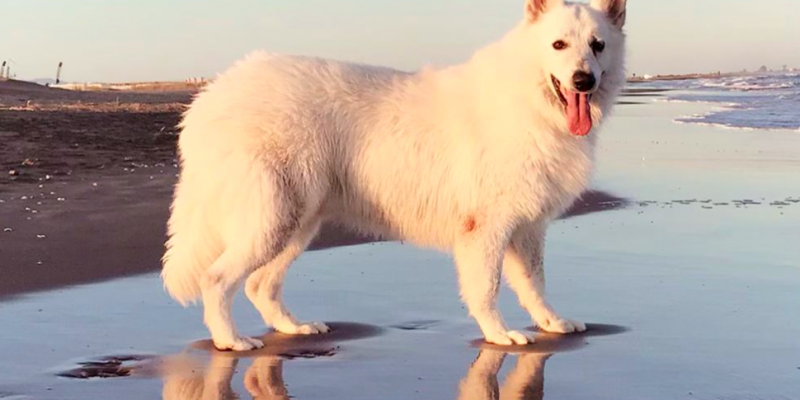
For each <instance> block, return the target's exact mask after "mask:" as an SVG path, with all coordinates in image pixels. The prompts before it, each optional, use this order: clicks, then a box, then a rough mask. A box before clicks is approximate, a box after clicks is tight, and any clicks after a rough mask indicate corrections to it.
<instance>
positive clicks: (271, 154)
mask: <svg viewBox="0 0 800 400" xmlns="http://www.w3.org/2000/svg"><path fill="white" fill-rule="evenodd" d="M524 11H525V13H524V15H525V18H524V19H523V21H522V22H521V23H520V24H519V25H518V26H517V27H516V28H514V29H513V30H512V31H511V32H509V33H508V34H507V35H506V36H505V37H504V38H503V39H502V40H500V41H499V42H497V43H494V44H491V45H489V46H487V47H485V48H483V49H481V50H479V51H478V52H477V53H476V54H475V55H474V56H473V57H472V58H471V59H470V60H469V62H467V63H465V64H463V65H457V66H453V67H448V68H442V69H433V68H428V69H423V70H421V71H420V72H418V73H415V74H410V73H404V72H399V71H395V70H392V69H388V68H378V67H370V66H364V65H356V64H348V63H342V62H335V61H328V60H321V59H316V58H307V57H294V56H279V55H272V54H264V53H255V54H251V55H250V56H249V57H247V58H246V59H245V60H244V61H241V62H239V63H237V64H236V65H235V66H234V67H232V68H231V69H230V70H228V71H227V72H225V73H224V74H222V75H221V76H220V77H219V78H218V79H217V80H216V81H215V82H213V83H212V84H210V85H209V86H208V87H207V89H206V90H204V91H203V92H202V93H201V94H199V95H198V96H197V98H196V100H195V101H194V103H193V104H192V105H191V107H190V109H189V110H188V111H187V112H186V114H185V118H184V120H183V123H182V127H183V131H182V133H181V136H180V141H179V149H180V156H181V175H180V181H179V183H178V185H177V187H176V190H175V198H174V203H173V205H172V216H171V218H170V220H169V240H168V242H167V251H166V254H165V256H164V269H163V274H162V275H163V279H164V283H165V286H166V288H167V290H168V291H169V293H170V294H171V295H172V296H173V297H174V298H175V299H177V300H178V301H179V302H181V303H183V304H186V303H188V302H192V301H195V300H197V299H198V298H202V302H203V305H204V308H205V310H204V319H205V323H206V325H207V326H208V329H209V330H210V331H211V336H212V338H213V340H214V343H215V345H216V346H217V348H220V349H231V350H248V349H252V348H256V347H260V346H262V345H263V344H262V343H261V342H260V341H259V340H256V339H253V338H247V337H242V336H240V335H239V333H238V332H237V331H236V329H235V327H234V324H233V321H232V320H231V316H230V307H231V301H232V299H233V296H234V294H235V292H236V291H237V290H238V288H239V287H240V285H241V283H242V282H244V281H245V280H246V283H245V290H246V294H247V297H248V298H249V299H250V300H251V301H252V302H253V304H254V305H255V306H256V308H258V310H259V311H260V312H261V315H262V316H263V318H264V321H265V322H266V323H267V324H269V325H271V326H272V327H274V328H275V329H276V330H278V331H280V332H285V333H290V334H316V333H324V332H327V331H328V327H327V326H326V325H325V324H323V323H318V322H312V323H302V322H298V321H297V320H296V319H295V318H294V317H293V316H292V314H290V313H289V311H288V310H286V308H285V307H284V305H283V303H282V301H281V286H282V281H283V279H284V276H285V274H286V270H287V268H288V267H289V264H291V263H292V261H293V260H294V259H295V258H296V257H297V256H298V255H299V254H300V253H301V252H302V251H303V250H304V248H305V247H306V245H307V244H308V243H309V241H310V240H312V239H313V238H314V236H315V234H316V233H317V231H318V228H319V227H320V224H321V223H322V222H324V221H338V222H340V223H343V224H346V225H348V226H350V227H353V228H356V229H358V230H360V231H362V232H365V233H370V234H374V235H382V236H385V237H390V238H399V239H404V240H407V241H410V242H413V243H416V244H418V245H421V246H428V247H433V248H437V249H442V250H446V251H452V253H453V255H454V259H455V264H456V266H457V269H458V276H459V283H460V288H461V295H462V298H463V300H464V302H465V303H466V305H467V307H468V309H469V312H470V314H471V315H472V316H473V317H474V318H475V320H476V321H477V323H478V325H479V326H480V328H481V330H482V331H483V334H484V336H485V338H486V340H487V341H489V342H492V343H497V344H501V345H511V344H525V343H528V342H530V341H532V340H533V339H532V337H530V336H529V335H526V334H523V333H520V332H517V331H513V330H509V329H508V328H507V327H506V325H505V324H504V322H503V320H502V318H501V316H500V313H499V312H498V310H497V308H496V297H497V292H498V287H499V284H500V276H501V271H502V273H503V275H505V277H506V279H507V281H508V284H509V285H510V287H511V288H512V289H513V290H514V291H515V292H516V293H517V294H518V296H519V299H520V302H521V304H522V306H523V307H524V308H525V309H526V310H527V311H528V312H529V313H530V314H531V316H532V318H533V320H534V321H535V322H536V324H537V325H538V326H539V327H540V328H541V329H544V330H546V331H551V332H562V333H568V332H573V331H581V330H584V329H585V326H584V325H583V324H582V323H579V322H577V321H572V320H568V319H565V318H562V317H561V316H560V315H559V314H557V313H556V312H555V311H554V310H553V308H552V307H551V306H550V305H548V303H547V302H546V301H545V297H544V275H543V265H542V263H543V261H542V260H543V256H542V255H543V245H544V236H545V229H546V227H547V224H548V222H549V221H550V220H552V219H553V218H555V217H557V216H558V215H559V214H560V213H562V212H563V211H564V210H565V209H566V208H567V207H568V206H569V205H570V204H571V203H572V202H573V201H574V200H575V199H576V198H577V197H578V196H580V194H581V193H582V192H583V191H584V190H585V188H586V187H587V184H588V183H589V179H590V173H591V169H592V164H593V153H594V147H595V141H596V133H595V131H596V129H597V126H598V125H599V123H600V122H601V121H602V119H603V117H604V116H605V115H606V114H607V113H608V112H609V110H610V108H611V106H612V104H613V103H614V101H615V98H616V95H617V93H618V91H619V89H620V88H621V86H622V85H623V83H624V79H625V73H624V65H623V63H624V53H625V48H624V45H625V44H624V42H625V35H624V33H623V30H622V28H623V24H624V20H625V0H593V1H592V3H591V4H590V5H585V4H571V3H564V2H563V0H528V1H527V2H526V4H525V7H524ZM559 41H560V42H561V43H560V44H557V43H556V42H559ZM598 43H602V44H604V45H605V48H598V47H597V45H598ZM562 45H563V46H562ZM598 50H599V51H598ZM579 71H582V72H584V73H588V74H591V75H593V76H594V77H595V80H596V82H595V83H594V84H593V86H591V87H590V88H588V89H586V90H583V91H581V90H578V89H576V88H575V87H574V86H576V85H577V84H576V83H574V82H575V80H574V79H575V78H574V76H575V73H576V72H579ZM578 92H581V93H578ZM565 96H566V97H569V101H570V102H572V101H574V102H578V99H588V101H589V106H586V107H587V108H586V110H589V107H590V110H591V114H590V117H591V120H590V122H588V124H589V127H591V126H592V125H591V123H592V122H593V123H594V125H593V126H594V128H593V130H592V131H591V132H589V134H588V135H585V133H578V134H573V133H575V130H573V129H572V128H571V127H570V125H569V122H568V119H569V118H568V116H569V112H568V111H567V110H568V108H569V107H567V104H568V102H567V100H566V99H565ZM573 96H574V97H573ZM580 96H583V97H580ZM570 104H573V103H570ZM574 104H578V103H574ZM580 104H585V103H580ZM575 107H576V108H573V110H577V107H578V106H575ZM581 107H582V106H581ZM575 112H576V113H577V111H575ZM572 115H575V116H576V117H575V118H578V117H577V115H578V114H572ZM581 115H584V114H581ZM581 118H584V117H581ZM588 118H589V117H585V119H582V120H581V121H589V120H588ZM584 126H585V125H584ZM581 134H584V135H585V136H578V135H581Z"/></svg>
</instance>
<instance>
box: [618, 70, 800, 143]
mask: <svg viewBox="0 0 800 400" xmlns="http://www.w3.org/2000/svg"><path fill="white" fill-rule="evenodd" d="M633 87H652V88H658V89H674V91H670V92H667V93H666V97H665V101H678V102H692V103H707V104H713V105H715V107H713V109H712V110H711V111H709V112H706V113H702V114H694V115H686V116H682V117H679V118H677V119H676V120H675V122H679V123H692V124H705V125H715V126H720V127H725V128H737V129H770V130H791V131H798V132H800V73H797V72H791V73H770V74H763V75H746V76H735V77H721V78H714V79H690V80H684V81H653V82H646V83H637V84H634V85H633Z"/></svg>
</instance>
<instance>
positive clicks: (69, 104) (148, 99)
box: [0, 81, 625, 298]
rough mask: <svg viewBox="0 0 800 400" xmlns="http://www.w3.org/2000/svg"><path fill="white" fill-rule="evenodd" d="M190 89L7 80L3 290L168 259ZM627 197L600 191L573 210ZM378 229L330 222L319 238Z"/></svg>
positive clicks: (334, 242) (0, 213)
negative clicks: (81, 87) (65, 86)
mask: <svg viewBox="0 0 800 400" xmlns="http://www.w3.org/2000/svg"><path fill="white" fill-rule="evenodd" d="M118 99H122V100H119V101H118ZM190 99H191V93H190V92H151V93H126V92H70V91H65V90H58V89H48V88H44V87H42V86H38V85H33V84H28V83H24V82H13V81H11V82H3V81H0V140H2V143H3V146H1V147H0V162H2V165H0V167H2V170H0V173H2V175H0V201H2V203H0V265H2V266H4V267H3V268H4V270H5V271H7V272H9V273H8V274H7V275H6V276H5V278H4V279H2V280H0V298H3V297H8V296H11V295H15V294H19V293H24V292H28V291H32V290H44V289H52V288H55V287H60V286H66V285H73V284H80V283H87V282H93V281H98V280H104V279H109V278H114V277H119V276H126V275H133V274H138V273H143V272H150V271H155V270H157V269H158V268H159V267H160V262H159V259H160V257H161V255H162V253H163V243H164V240H165V239H164V231H165V225H166V221H167V218H168V210H169V203H170V197H171V193H172V187H173V185H174V183H175V180H176V174H177V172H178V169H177V167H176V162H177V161H176V154H175V141H176V139H177V128H176V125H177V124H178V122H179V120H180V112H181V110H183V108H184V107H185V104H186V103H187V102H188V101H190ZM624 204H625V201H624V200H623V199H621V198H618V197H615V196H612V195H610V194H607V193H604V192H599V191H590V192H588V193H586V195H585V196H584V197H583V198H582V199H581V200H579V201H578V202H577V203H576V204H575V206H574V207H573V208H572V209H570V210H569V212H568V213H567V214H566V216H575V215H582V214H586V213H590V212H594V211H601V210H608V209H613V208H616V207H621V206H623V205H624ZM373 240H374V239H373V238H369V237H362V236H359V235H356V234H353V233H351V232H348V231H346V230H343V229H341V228H339V227H337V226H325V227H324V228H323V229H322V231H321V232H320V234H319V236H318V237H317V239H316V240H315V241H314V243H313V244H312V245H311V249H321V248H329V247H334V246H345V245H354V244H360V243H367V242H370V241H373Z"/></svg>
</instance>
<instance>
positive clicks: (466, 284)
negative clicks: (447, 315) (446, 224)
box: [453, 218, 533, 345]
mask: <svg viewBox="0 0 800 400" xmlns="http://www.w3.org/2000/svg"><path fill="white" fill-rule="evenodd" d="M498 230H502V228H499V227H493V226H488V225H481V224H480V223H478V222H476V221H475V219H474V218H467V220H466V222H465V223H464V232H461V234H459V236H458V237H457V238H456V243H455V246H454V249H453V256H454V258H455V262H456V268H457V270H458V281H459V286H460V288H461V297H462V299H463V300H464V303H466V305H467V308H468V309H469V313H470V315H472V317H473V318H475V321H477V322H478V326H480V328H481V331H483V335H484V338H485V339H486V341H487V342H490V343H495V344H499V345H513V344H527V343H531V342H533V338H532V337H531V336H529V335H525V334H523V333H521V332H517V331H509V330H508V329H507V328H506V325H505V323H504V322H503V318H502V317H501V316H500V312H499V311H498V310H497V293H498V290H499V288H500V267H501V262H502V258H503V250H504V249H505V247H506V245H507V244H508V239H507V236H505V235H503V234H502V233H498V232H497V231H498Z"/></svg>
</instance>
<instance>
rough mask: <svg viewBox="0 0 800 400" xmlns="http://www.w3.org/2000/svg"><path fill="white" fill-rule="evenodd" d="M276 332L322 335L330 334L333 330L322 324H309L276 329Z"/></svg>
mask: <svg viewBox="0 0 800 400" xmlns="http://www.w3.org/2000/svg"><path fill="white" fill-rule="evenodd" d="M275 330H276V331H278V332H280V333H285V334H287V335H318V334H320V333H328V332H330V331H331V328H329V327H328V325H325V324H324V323H322V322H308V323H300V324H297V325H291V326H281V327H275Z"/></svg>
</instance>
